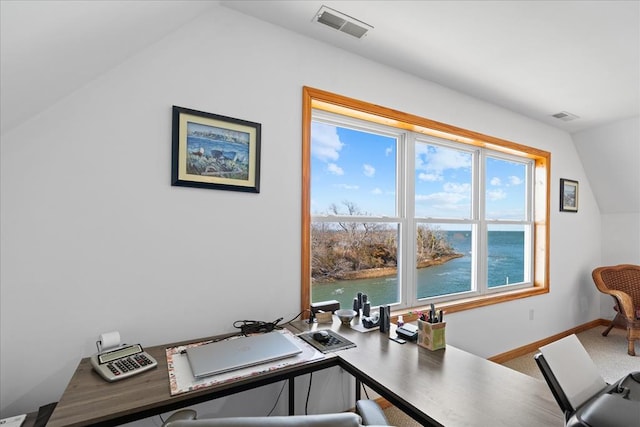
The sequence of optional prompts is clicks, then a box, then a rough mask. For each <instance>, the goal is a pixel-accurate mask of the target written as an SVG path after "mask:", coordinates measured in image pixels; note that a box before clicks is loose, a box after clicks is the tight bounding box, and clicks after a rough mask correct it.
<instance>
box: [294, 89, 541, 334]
mask: <svg viewBox="0 0 640 427" xmlns="http://www.w3.org/2000/svg"><path fill="white" fill-rule="evenodd" d="M314 109H318V110H324V111H328V112H331V113H335V114H339V115H343V116H347V117H353V118H357V119H362V120H366V121H369V122H373V123H378V124H383V125H387V126H391V127H395V128H399V129H404V130H409V131H412V132H417V133H422V134H425V135H430V136H436V137H438V138H443V139H446V140H449V141H454V142H458V143H463V144H467V145H472V146H477V147H484V148H489V149H491V150H493V151H498V152H502V153H507V154H514V155H516V156H520V157H524V158H528V159H532V160H533V161H534V162H535V164H534V176H535V181H534V183H533V185H534V208H533V222H534V231H533V232H534V236H533V239H534V249H533V286H532V287H528V288H525V289H515V290H507V291H504V292H500V293H491V294H487V295H481V296H474V297H470V298H465V299H458V300H455V301H450V302H443V303H440V304H437V306H438V308H439V309H443V310H446V311H447V312H448V313H454V312H457V311H463V310H469V309H473V308H476V307H483V306H487V305H492V304H499V303H502V302H507V301H513V300H516V299H521V298H528V297H531V296H536V295H542V294H545V293H548V292H549V248H548V246H549V242H550V240H549V215H550V181H551V179H550V177H551V153H549V152H547V151H544V150H540V149H537V148H532V147H528V146H525V145H522V144H518V143H515V142H511V141H507V140H504V139H500V138H496V137H493V136H488V135H484V134H481V133H478V132H474V131H470V130H467V129H462V128H458V127H456V126H452V125H448V124H445V123H440V122H436V121H434V120H430V119H426V118H424V117H420V116H416V115H413V114H409V113H404V112H401V111H397V110H393V109H390V108H386V107H382V106H379V105H375V104H371V103H368V102H364V101H360V100H357V99H353V98H349V97H345V96H342V95H337V94H334V93H331V92H327V91H323V90H320V89H314V88H311V87H307V86H305V87H303V90H302V207H301V211H302V221H301V224H302V229H301V233H302V237H301V280H300V282H301V310H302V311H304V310H307V309H308V308H309V307H310V304H311V240H310V236H311V233H310V231H311V187H310V186H311V120H312V115H313V110H314ZM423 308H424V307H412V308H410V309H406V308H405V309H402V310H401V311H399V312H397V313H395V314H403V315H404V316H405V320H408V321H411V320H415V316H413V315H412V314H411V311H417V310H420V309H423Z"/></svg>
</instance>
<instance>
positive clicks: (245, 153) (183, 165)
mask: <svg viewBox="0 0 640 427" xmlns="http://www.w3.org/2000/svg"><path fill="white" fill-rule="evenodd" d="M172 130H173V133H172V161H171V163H172V165H171V185H176V186H183V187H198V188H209V189H219V190H231V191H245V192H251V193H259V192H260V132H261V125H260V123H254V122H249V121H246V120H241V119H234V118H231V117H225V116H220V115H217V114H212V113H205V112H202V111H196V110H191V109H188V108H183V107H177V106H174V107H173V129H172Z"/></svg>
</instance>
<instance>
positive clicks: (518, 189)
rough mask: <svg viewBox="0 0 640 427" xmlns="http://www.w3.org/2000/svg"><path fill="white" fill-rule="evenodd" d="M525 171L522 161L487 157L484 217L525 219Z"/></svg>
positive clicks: (525, 167) (525, 166)
mask: <svg viewBox="0 0 640 427" xmlns="http://www.w3.org/2000/svg"><path fill="white" fill-rule="evenodd" d="M526 173H527V165H526V164H524V163H516V162H510V161H507V160H503V159H497V158H495V157H487V160H486V172H485V176H486V192H485V218H486V219H493V220H498V219H502V220H519V221H524V220H526V215H525V214H526V212H525V208H526V176H527V175H526Z"/></svg>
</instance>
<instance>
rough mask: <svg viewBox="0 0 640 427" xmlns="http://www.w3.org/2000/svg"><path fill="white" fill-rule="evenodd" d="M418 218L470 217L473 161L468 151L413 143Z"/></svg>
mask: <svg viewBox="0 0 640 427" xmlns="http://www.w3.org/2000/svg"><path fill="white" fill-rule="evenodd" d="M415 157H416V166H415V168H416V173H415V194H416V196H415V197H416V200H415V210H416V217H418V218H456V219H468V218H471V191H472V187H471V185H472V160H473V155H472V154H471V153H470V152H468V151H462V150H456V149H453V148H448V147H443V146H440V145H435V144H428V143H425V142H419V141H418V142H416V156H415Z"/></svg>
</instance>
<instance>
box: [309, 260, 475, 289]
mask: <svg viewBox="0 0 640 427" xmlns="http://www.w3.org/2000/svg"><path fill="white" fill-rule="evenodd" d="M463 256H464V255H463V254H451V255H446V256H443V257H440V258H437V259H431V260H428V261H423V262H421V263H419V264H418V268H428V267H432V266H434V265H442V264H444V263H446V262H449V261H451V260H452V259H455V258H462V257H463ZM397 272H398V268H397V267H381V268H369V269H366V270H359V271H346V272H344V273H342V274H340V275H338V276H335V277H331V278H323V279H314V278H311V280H312V281H313V283H317V284H324V283H333V282H336V281H338V280H357V279H376V278H378V277H391V276H395V275H396V274H397Z"/></svg>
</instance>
